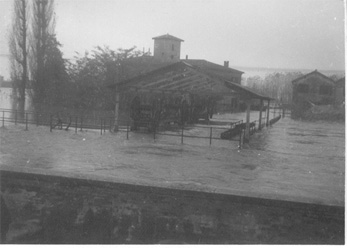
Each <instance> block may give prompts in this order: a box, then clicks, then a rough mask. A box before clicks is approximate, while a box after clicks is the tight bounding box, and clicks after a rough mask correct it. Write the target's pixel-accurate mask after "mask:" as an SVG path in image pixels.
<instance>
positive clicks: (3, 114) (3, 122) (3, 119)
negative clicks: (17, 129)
mask: <svg viewBox="0 0 347 248" xmlns="http://www.w3.org/2000/svg"><path fill="white" fill-rule="evenodd" d="M4 126H5V111H2V127H4Z"/></svg>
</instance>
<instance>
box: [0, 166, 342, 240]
mask: <svg viewBox="0 0 347 248" xmlns="http://www.w3.org/2000/svg"><path fill="white" fill-rule="evenodd" d="M0 173H1V174H0V176H1V191H2V196H3V198H4V199H5V202H6V204H7V206H8V208H9V211H10V213H11V219H12V220H11V224H10V229H9V232H8V233H7V239H6V242H7V243H49V244H52V243H70V244H73V243H132V244H134V243H144V244H146V243H147V244H148V243H151V244H152V243H194V244H197V243H214V244H217V243H224V244H240V243H245V244H254V243H256V244H264V243H266V244H283V243H284V244H317V243H318V244H343V243H344V208H343V207H337V206H322V205H314V204H303V203H295V202H285V201H277V200H265V199H258V198H248V197H240V196H230V195H222V194H212V193H203V192H194V191H184V190H171V189H164V188H155V187H144V186H137V185H126V184H118V183H110V182H103V181H96V180H87V179H76V178H67V177H61V176H49V175H42V174H31V173H22V172H10V171H4V170H2V171H0ZM3 242H4V241H3Z"/></svg>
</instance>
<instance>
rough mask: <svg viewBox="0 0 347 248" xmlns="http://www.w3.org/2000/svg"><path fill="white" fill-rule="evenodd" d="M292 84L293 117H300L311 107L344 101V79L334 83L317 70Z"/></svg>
mask: <svg viewBox="0 0 347 248" xmlns="http://www.w3.org/2000/svg"><path fill="white" fill-rule="evenodd" d="M292 84H293V114H294V116H300V114H302V113H304V112H305V111H306V110H308V109H309V108H311V107H312V106H317V105H335V104H338V103H342V102H343V101H344V79H341V80H338V81H337V82H334V80H333V79H331V78H329V77H327V76H325V75H324V74H322V73H320V72H318V71H317V70H315V71H313V72H311V73H308V74H306V75H304V76H302V77H299V78H297V79H295V80H293V81H292Z"/></svg>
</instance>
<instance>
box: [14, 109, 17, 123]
mask: <svg viewBox="0 0 347 248" xmlns="http://www.w3.org/2000/svg"><path fill="white" fill-rule="evenodd" d="M14 124H15V125H17V109H16V112H15V115H14Z"/></svg>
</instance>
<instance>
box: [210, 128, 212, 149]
mask: <svg viewBox="0 0 347 248" xmlns="http://www.w3.org/2000/svg"><path fill="white" fill-rule="evenodd" d="M211 144H212V127H210V145H211Z"/></svg>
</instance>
